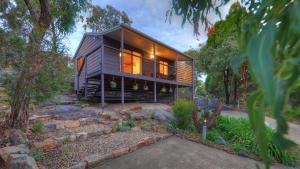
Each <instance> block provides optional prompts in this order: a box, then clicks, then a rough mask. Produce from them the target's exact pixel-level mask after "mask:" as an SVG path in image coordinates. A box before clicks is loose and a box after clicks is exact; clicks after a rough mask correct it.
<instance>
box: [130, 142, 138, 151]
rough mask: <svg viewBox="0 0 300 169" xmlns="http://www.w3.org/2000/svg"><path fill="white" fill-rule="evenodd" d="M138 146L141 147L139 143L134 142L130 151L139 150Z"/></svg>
mask: <svg viewBox="0 0 300 169" xmlns="http://www.w3.org/2000/svg"><path fill="white" fill-rule="evenodd" d="M138 148H139V147H138V143H137V144H133V145H131V146H129V152H133V151H135V150H137V149H138Z"/></svg>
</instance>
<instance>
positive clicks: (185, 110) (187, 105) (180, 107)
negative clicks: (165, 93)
mask: <svg viewBox="0 0 300 169" xmlns="http://www.w3.org/2000/svg"><path fill="white" fill-rule="evenodd" d="M172 110H173V112H174V115H175V117H176V124H177V127H178V128H180V129H188V128H191V127H192V126H193V122H192V113H193V111H194V110H195V105H194V103H193V102H190V101H187V100H178V101H177V102H176V103H175V104H174V105H173V106H172Z"/></svg>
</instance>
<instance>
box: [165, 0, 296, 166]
mask: <svg viewBox="0 0 300 169" xmlns="http://www.w3.org/2000/svg"><path fill="white" fill-rule="evenodd" d="M227 2H228V0H225V1H223V0H222V1H212V0H201V1H192V0H188V1H186V0H174V1H172V8H171V10H170V11H171V12H170V11H168V12H167V14H170V13H172V12H175V14H177V15H180V16H181V17H182V18H183V24H184V23H185V21H186V20H188V21H189V22H190V23H192V24H193V25H194V28H195V30H194V32H195V33H196V34H199V33H198V24H199V22H202V23H203V22H205V23H207V22H208V18H207V14H208V11H214V12H216V13H217V14H219V15H220V11H219V7H220V6H222V5H224V4H226V3H227ZM242 2H243V3H244V5H245V6H247V8H248V9H247V11H248V12H247V17H246V18H245V19H244V20H243V25H242V28H241V41H240V49H241V50H242V52H243V53H242V55H241V56H242V59H239V60H243V58H247V61H248V62H249V66H250V69H251V72H252V74H253V76H254V78H255V80H256V81H257V83H258V85H259V87H258V89H257V90H256V91H255V92H253V93H252V95H251V96H250V97H249V98H248V100H247V107H248V111H249V119H250V122H251V125H252V128H253V130H254V131H255V134H256V138H257V142H258V145H259V148H260V154H261V157H262V158H263V160H264V162H265V166H266V168H269V164H270V158H269V157H268V154H267V140H266V138H267V137H266V127H265V124H264V118H265V117H264V116H265V111H271V112H272V115H273V117H274V118H275V119H276V123H277V130H276V132H275V133H274V134H273V141H274V142H275V144H276V145H277V146H279V147H280V148H282V149H287V148H290V147H292V146H295V144H294V143H293V142H292V141H290V140H288V139H287V138H286V137H285V134H287V131H288V125H287V122H286V115H287V114H290V113H295V112H297V111H299V110H300V109H299V107H293V106H292V105H291V104H290V102H289V99H290V98H291V95H292V94H293V93H295V92H296V91H297V89H299V87H300V77H299V73H300V57H299V56H300V45H299V44H300V41H299V39H300V29H299V27H300V22H299V20H300V10H299V8H300V0H293V1H290V0H282V1H277V0H269V1H253V0H243V1H242ZM169 16H171V15H169ZM239 63H241V62H239Z"/></svg>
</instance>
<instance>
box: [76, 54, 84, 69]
mask: <svg viewBox="0 0 300 169" xmlns="http://www.w3.org/2000/svg"><path fill="white" fill-rule="evenodd" d="M83 61H84V60H83V57H80V58H78V59H77V71H78V72H80V71H81V69H82V66H83Z"/></svg>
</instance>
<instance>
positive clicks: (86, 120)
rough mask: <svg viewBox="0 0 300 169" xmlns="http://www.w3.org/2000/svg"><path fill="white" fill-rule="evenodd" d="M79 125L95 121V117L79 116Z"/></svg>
mask: <svg viewBox="0 0 300 169" xmlns="http://www.w3.org/2000/svg"><path fill="white" fill-rule="evenodd" d="M79 123H80V126H84V125H89V124H92V123H97V119H93V118H81V119H79Z"/></svg>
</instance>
